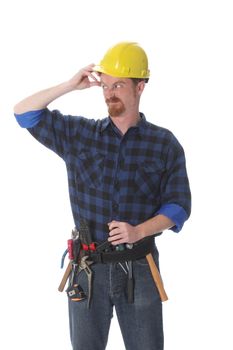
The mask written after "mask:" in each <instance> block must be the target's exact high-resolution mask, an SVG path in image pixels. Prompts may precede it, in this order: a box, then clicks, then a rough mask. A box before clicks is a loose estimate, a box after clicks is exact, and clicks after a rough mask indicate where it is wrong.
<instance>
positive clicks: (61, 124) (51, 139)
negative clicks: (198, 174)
mask: <svg viewBox="0 0 233 350" xmlns="http://www.w3.org/2000/svg"><path fill="white" fill-rule="evenodd" d="M16 118H17V121H18V123H19V124H20V125H21V126H22V127H26V128H28V130H29V132H30V133H31V134H32V135H33V136H34V137H35V138H36V139H37V140H38V141H39V142H41V143H42V144H43V145H45V146H46V147H48V148H49V149H51V150H52V151H54V152H55V153H56V154H58V155H59V156H60V157H61V158H62V159H63V160H64V161H65V163H66V167H67V173H68V183H69V195H70V202H71V208H72V213H73V217H74V222H75V225H76V227H77V228H79V221H80V218H83V219H85V220H86V221H87V222H88V224H89V228H90V231H91V234H92V238H93V240H94V241H103V240H105V239H107V237H108V225H107V224H108V223H109V222H111V221H112V220H118V221H125V222H128V223H129V224H131V225H137V224H139V223H142V222H144V221H146V220H147V219H149V218H151V217H153V216H155V215H157V214H163V215H166V216H167V217H169V218H170V219H172V220H173V222H174V223H175V226H174V227H173V228H172V230H173V231H175V232H179V231H180V230H181V228H182V226H183V224H184V222H185V220H187V218H188V217H189V215H190V211H191V194H190V188H189V181H188V177H187V172H186V166H185V156H184V151H183V148H182V146H181V145H180V143H179V142H178V141H177V139H176V138H175V136H174V135H173V134H172V133H171V132H170V131H169V130H167V129H165V128H161V127H158V126H156V125H153V124H151V123H149V122H147V121H146V119H145V116H144V115H143V114H142V113H141V120H140V122H139V123H138V124H137V126H135V127H131V128H130V129H129V130H128V131H127V133H126V134H125V135H124V136H122V135H121V134H120V132H119V130H118V129H117V128H116V126H115V125H114V123H113V122H112V121H111V119H110V118H109V117H107V118H105V119H102V120H92V119H87V118H84V117H77V116H76V117H74V116H70V115H62V114H61V113H60V112H59V111H57V110H54V111H50V110H49V109H47V108H46V109H44V110H40V111H32V112H27V113H24V114H21V115H16Z"/></svg>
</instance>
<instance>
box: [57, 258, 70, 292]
mask: <svg viewBox="0 0 233 350" xmlns="http://www.w3.org/2000/svg"><path fill="white" fill-rule="evenodd" d="M71 271H72V263H71V262H69V264H68V265H67V268H66V270H65V273H64V275H63V277H62V280H61V283H60V285H59V287H58V290H59V292H63V290H64V288H65V285H66V282H67V280H68V278H69V275H70V273H71Z"/></svg>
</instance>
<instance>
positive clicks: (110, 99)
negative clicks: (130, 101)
mask: <svg viewBox="0 0 233 350" xmlns="http://www.w3.org/2000/svg"><path fill="white" fill-rule="evenodd" d="M105 101H106V103H110V102H121V100H120V99H119V98H118V97H115V96H113V97H110V98H107V99H106V100H105Z"/></svg>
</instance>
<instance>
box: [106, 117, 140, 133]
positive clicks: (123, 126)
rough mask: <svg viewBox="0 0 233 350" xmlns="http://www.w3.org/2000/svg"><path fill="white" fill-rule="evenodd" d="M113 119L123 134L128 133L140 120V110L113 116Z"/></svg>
mask: <svg viewBox="0 0 233 350" xmlns="http://www.w3.org/2000/svg"><path fill="white" fill-rule="evenodd" d="M110 118H111V120H112V121H113V123H114V124H115V125H116V127H117V128H118V129H119V130H120V132H121V133H122V135H124V134H126V132H127V131H128V130H129V129H130V128H131V127H133V126H136V125H137V124H138V122H139V121H140V114H139V112H137V113H135V114H132V115H121V116H118V117H117V116H116V117H111V116H110Z"/></svg>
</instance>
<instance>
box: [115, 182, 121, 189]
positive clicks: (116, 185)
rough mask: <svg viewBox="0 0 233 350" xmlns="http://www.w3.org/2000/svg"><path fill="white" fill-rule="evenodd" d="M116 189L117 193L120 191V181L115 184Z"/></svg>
mask: <svg viewBox="0 0 233 350" xmlns="http://www.w3.org/2000/svg"><path fill="white" fill-rule="evenodd" d="M114 187H115V189H116V190H117V191H119V190H120V183H119V181H116V182H115V184H114Z"/></svg>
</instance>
